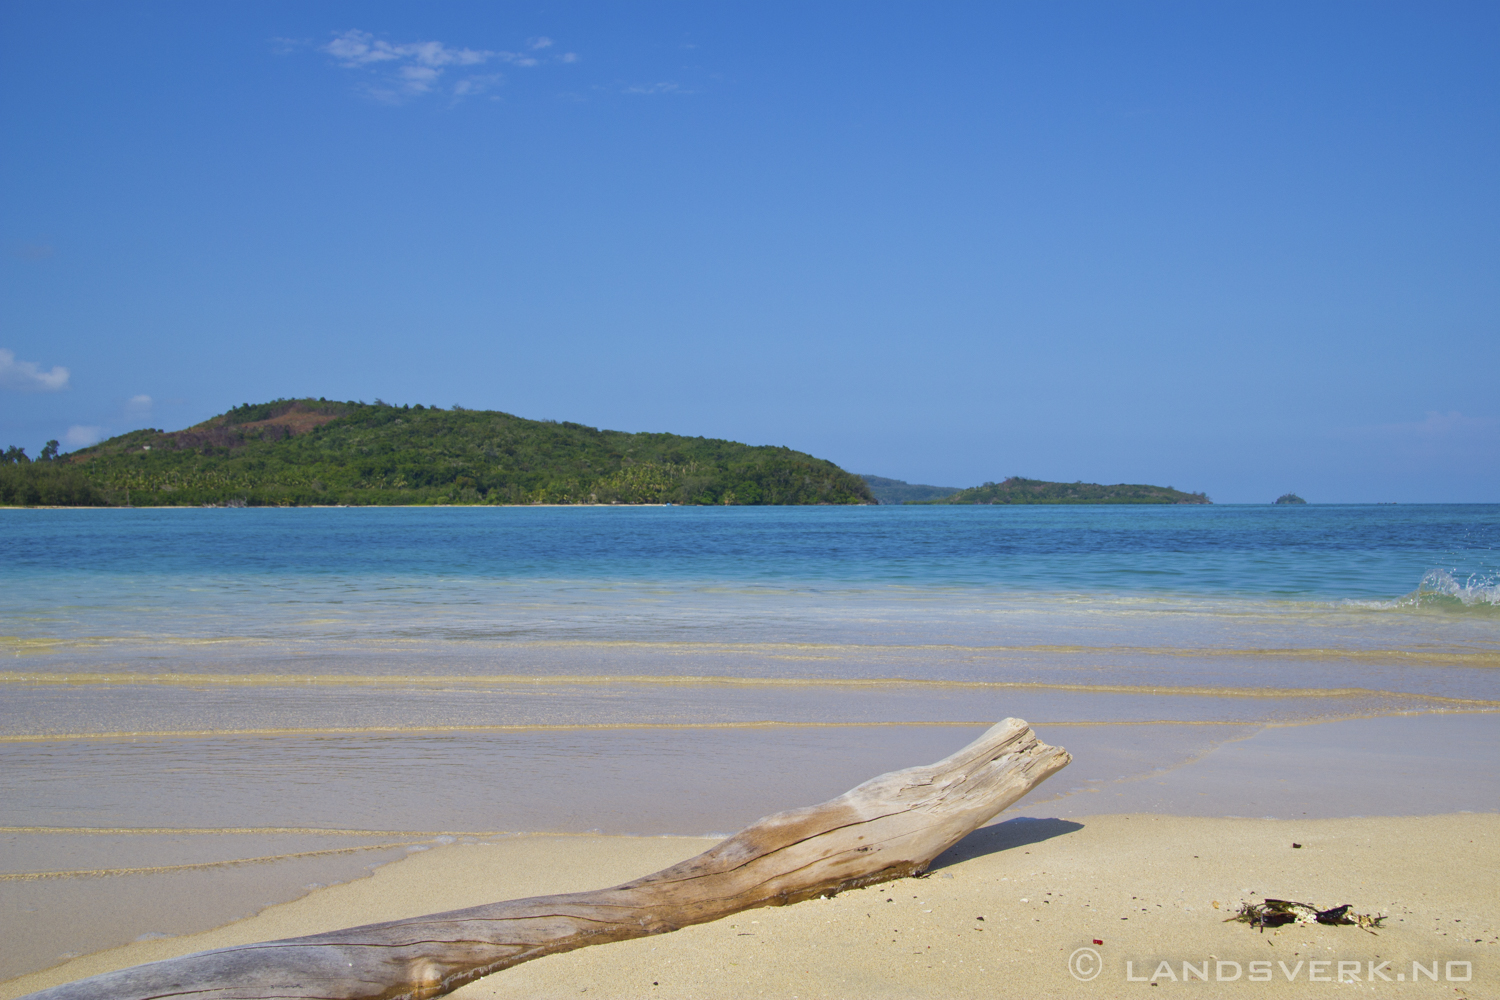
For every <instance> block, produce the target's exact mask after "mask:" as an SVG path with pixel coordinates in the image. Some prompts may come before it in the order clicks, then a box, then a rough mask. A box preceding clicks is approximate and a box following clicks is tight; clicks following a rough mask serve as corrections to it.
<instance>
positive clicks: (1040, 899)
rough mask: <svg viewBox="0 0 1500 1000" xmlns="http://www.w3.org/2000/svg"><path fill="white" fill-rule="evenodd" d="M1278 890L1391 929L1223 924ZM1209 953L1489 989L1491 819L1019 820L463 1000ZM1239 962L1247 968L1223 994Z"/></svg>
mask: <svg viewBox="0 0 1500 1000" xmlns="http://www.w3.org/2000/svg"><path fill="white" fill-rule="evenodd" d="M1025 805H1026V804H1025V803H1024V802H1023V803H1022V804H1021V805H1020V807H1019V808H1020V809H1022V810H1024V809H1025ZM1043 815H1047V813H1045V812H1043ZM714 842H715V841H714V840H712V839H708V838H690V837H619V836H589V835H582V836H579V835H573V836H566V835H564V836H558V835H552V834H531V835H521V836H511V837H505V838H501V839H496V840H492V841H488V842H476V843H468V844H450V845H443V846H438V847H436V848H434V849H432V850H429V851H424V852H421V853H416V854H412V855H410V856H408V857H406V858H404V859H402V860H401V863H399V864H395V863H391V864H386V865H384V866H382V867H379V868H377V869H375V870H374V871H373V873H372V874H371V875H370V876H369V877H368V878H361V879H358V880H356V881H351V882H346V883H344V884H340V885H334V886H329V887H327V888H320V889H316V890H314V891H312V892H310V893H309V894H308V895H306V896H303V897H302V898H300V899H297V900H294V901H292V902H289V903H283V904H277V905H273V906H269V907H267V908H265V909H263V910H261V911H260V912H259V913H257V914H256V915H254V916H252V917H248V918H246V919H242V920H238V921H234V922H232V923H229V924H227V925H224V926H221V927H218V928H215V929H213V930H210V931H205V932H201V933H195V934H187V935H183V936H180V937H171V938H155V939H150V940H141V941H136V942H133V943H131V944H127V945H125V946H123V947H119V948H114V949H110V950H107V951H102V952H97V953H94V954H90V955H85V956H82V957H78V958H74V959H71V960H70V961H67V962H65V963H64V964H62V965H56V966H53V967H52V968H49V969H45V970H42V971H39V972H34V973H30V974H27V975H24V976H21V977H19V978H15V979H11V980H8V981H5V982H3V983H0V1000H11V998H14V997H19V996H22V995H24V994H26V993H29V992H33V991H35V990H38V989H43V988H46V987H47V986H51V985H56V984H58V983H62V982H68V981H72V980H74V979H78V978H83V977H85V976H89V975H96V974H98V973H100V972H104V971H109V970H112V969H115V968H123V967H126V966H129V965H135V964H140V963H142V962H147V961H156V960H160V959H163V958H168V957H173V956H175V955H180V954H188V953H191V952H194V951H201V950H206V949H209V948H215V947H225V946H229V945H232V944H242V943H251V942H255V941H263V940H274V939H277V938H282V937H289V936H296V935H301V934H308V933H317V932H321V931H327V930H334V929H338V928H340V927H347V926H355V925H358V924H363V923H370V922H377V921H380V920H386V919H394V918H397V917H402V916H413V915H417V914H421V913H429V912H439V911H443V910H448V909H456V908H461V907H465V906H472V905H477V904H479V903H483V902H492V901H496V900H500V899H509V898H522V897H526V896H533V895H546V894H551V893H558V892H571V891H581V890H586V889H592V888H599V887H602V886H606V885H613V884H618V883H620V882H623V881H626V880H629V879H631V878H635V877H638V876H641V875H644V874H646V873H647V872H650V871H656V870H659V869H661V868H664V867H666V866H668V865H670V864H673V863H676V862H677V861H680V860H683V859H685V858H687V857H690V856H692V855H694V854H697V853H699V852H701V851H702V850H705V849H707V848H708V847H709V846H711V845H712V844H713V843H714ZM1294 844H1297V845H1300V846H1299V847H1293V845H1294ZM1265 897H1275V898H1288V899H1296V900H1300V901H1305V902H1310V903H1315V904H1317V905H1319V906H1322V907H1331V906H1336V905H1342V904H1344V903H1350V904H1352V905H1353V907H1354V909H1355V911H1357V912H1361V913H1371V914H1379V913H1386V914H1388V916H1387V919H1386V921H1385V922H1384V924H1383V926H1382V927H1380V928H1379V929H1378V931H1377V933H1376V934H1371V933H1370V932H1368V931H1364V930H1362V929H1360V928H1357V927H1324V926H1318V925H1313V926H1309V927H1300V926H1290V927H1285V928H1280V929H1277V930H1267V931H1265V932H1258V931H1256V930H1255V929H1252V928H1251V927H1249V926H1246V925H1244V924H1240V923H1226V922H1224V921H1225V918H1226V917H1227V916H1229V915H1231V914H1232V913H1233V912H1234V908H1235V907H1236V906H1238V905H1239V903H1241V902H1248V901H1254V902H1259V901H1260V900H1261V899H1262V898H1265ZM981 917H982V918H983V919H980V918H981ZM877 918H878V919H877ZM1096 940H1098V941H1102V942H1103V944H1102V945H1095V944H1093V943H1092V942H1094V941H1096ZM1079 948H1092V949H1094V950H1095V951H1096V952H1097V953H1098V954H1099V956H1100V960H1101V962H1102V965H1103V968H1102V973H1101V974H1100V975H1099V976H1098V977H1097V978H1096V979H1095V980H1093V981H1087V982H1082V981H1079V980H1078V979H1077V978H1075V977H1074V976H1073V975H1071V974H1070V973H1069V966H1068V962H1069V959H1070V957H1071V956H1073V955H1074V954H1075V953H1076V951H1077V949H1079ZM1206 959H1211V960H1212V961H1213V962H1220V963H1228V964H1226V965H1223V966H1222V967H1217V966H1216V967H1214V968H1213V969H1210V971H1209V973H1208V975H1209V977H1210V978H1214V977H1215V973H1216V972H1218V971H1221V969H1222V972H1223V973H1224V975H1223V976H1220V977H1218V978H1217V980H1216V985H1217V988H1218V989H1220V990H1222V991H1225V992H1228V991H1238V992H1239V993H1243V994H1244V995H1247V996H1248V995H1252V994H1254V995H1261V994H1263V993H1265V992H1270V991H1271V990H1273V989H1274V991H1275V992H1276V993H1277V995H1279V996H1280V995H1285V996H1293V997H1295V996H1304V995H1306V996H1322V995H1325V992H1324V986H1325V984H1326V983H1327V982H1328V981H1327V980H1322V979H1313V978H1310V977H1311V976H1315V975H1316V974H1317V972H1319V971H1321V972H1324V973H1328V972H1329V970H1337V969H1338V968H1339V967H1338V965H1337V964H1336V963H1337V962H1340V961H1342V962H1346V963H1352V962H1358V963H1359V977H1360V982H1361V983H1362V984H1364V985H1365V986H1366V988H1369V987H1374V988H1375V989H1376V995H1399V996H1416V995H1429V994H1435V993H1436V992H1437V991H1438V990H1442V991H1443V993H1444V995H1447V996H1454V995H1455V992H1454V990H1455V986H1458V987H1461V989H1462V990H1464V991H1466V992H1460V993H1458V994H1456V995H1460V996H1482V995H1495V993H1496V991H1497V989H1500V815H1496V814H1494V813H1449V814H1444V815H1436V816H1418V817H1412V816H1399V817H1373V818H1342V819H1315V820H1262V819H1222V818H1209V817H1185V816H1172V815H1164V814H1152V813H1145V814H1142V813H1136V814H1123V815H1120V814H1116V815H1099V816H1085V817H1079V818H1077V819H1075V820H1064V819H1056V818H1044V819H1035V818H1025V817H1022V818H1013V819H1008V820H1004V821H1002V822H999V823H996V824H994V825H992V826H989V827H985V828H983V829H981V830H979V831H976V832H975V833H974V834H971V835H970V836H969V837H967V838H966V839H965V840H964V841H962V842H960V843H959V844H958V845H956V846H955V847H954V848H952V849H950V850H949V851H948V852H947V853H945V854H944V855H942V856H941V857H939V858H938V860H937V861H936V862H935V863H934V865H933V868H932V871H931V872H930V873H929V874H928V875H927V876H924V877H919V878H908V879H899V880H896V881H894V882H889V883H883V884H880V885H876V886H871V887H868V888H866V889H862V890H852V891H850V892H846V893H843V894H841V895H840V896H838V897H835V898H833V899H827V900H812V901H809V902H806V903H801V904H797V905H795V906H789V907H783V908H767V909H759V910H753V911H745V912H742V913H740V914H737V915H734V916H731V917H727V918H724V919H723V920H719V921H716V922H713V923H709V924H703V925H698V926H695V927H688V928H684V929H682V930H679V931H677V932H674V933H671V934H666V935H662V936H658V937H651V938H644V939H638V940H634V941H626V942H619V943H615V944H610V945H603V946H596V947H591V948H585V949H581V950H579V951H576V952H571V953H566V954H561V955H554V956H548V957H546V958H542V959H539V960H536V961H533V962H528V963H525V964H523V965H521V966H518V967H515V968H513V969H509V970H506V971H503V972H500V973H497V974H496V975H494V976H491V977H487V978H486V979H482V980H479V981H478V982H475V983H472V984H470V985H469V986H466V987H463V988H462V989H460V990H458V991H456V992H455V994H454V996H456V997H460V998H463V1000H480V998H490V997H494V998H501V997H504V998H509V997H519V996H528V997H554V996H557V997H561V996H578V995H581V994H583V993H585V992H586V993H587V994H588V995H589V996H593V997H597V996H604V997H622V998H624V997H639V996H644V995H652V996H663V997H690V996H691V997H710V998H714V997H726V998H727V997H739V996H756V995H761V994H764V995H767V996H797V997H799V998H800V1000H806V998H812V997H827V998H830V1000H831V998H846V997H852V996H872V997H893V998H894V997H910V996H917V995H921V996H944V997H947V996H952V997H992V996H995V995H996V994H997V989H1001V988H1002V987H1003V992H1006V993H1015V995H1026V996H1030V997H1053V996H1056V997H1073V996H1078V997H1100V996H1114V995H1116V991H1117V990H1124V989H1127V988H1134V987H1135V984H1136V983H1139V982H1140V978H1139V977H1149V976H1151V975H1152V974H1153V972H1156V973H1158V975H1157V979H1158V982H1159V983H1160V985H1162V986H1168V987H1176V986H1178V984H1179V982H1180V981H1181V980H1182V978H1183V975H1184V970H1183V967H1182V963H1184V962H1186V963H1188V964H1189V965H1190V966H1192V970H1193V971H1196V970H1197V969H1199V968H1202V967H1203V965H1202V963H1203V962H1204V961H1205V960H1206ZM1281 959H1287V960H1288V961H1287V964H1288V967H1289V968H1296V965H1295V963H1296V962H1297V961H1298V960H1303V961H1329V962H1332V963H1334V964H1332V965H1327V966H1323V967H1322V968H1321V969H1320V970H1310V969H1308V968H1306V967H1303V968H1302V969H1301V970H1300V972H1299V973H1298V974H1297V975H1295V976H1294V977H1293V978H1292V979H1291V980H1290V981H1288V980H1287V979H1286V978H1285V977H1284V974H1283V971H1281V970H1277V971H1276V973H1275V977H1274V980H1273V983H1274V986H1273V985H1272V984H1258V983H1251V982H1249V981H1248V980H1247V979H1246V978H1245V976H1244V974H1243V970H1244V969H1246V968H1248V966H1249V963H1250V962H1252V961H1279V960H1281ZM1127 961H1128V962H1131V963H1132V964H1131V965H1130V966H1129V968H1128V971H1129V974H1130V975H1131V976H1132V977H1135V978H1133V980H1132V981H1130V982H1127V980H1126V973H1127V967H1126V966H1125V965H1124V963H1125V962H1127ZM1372 961H1373V962H1376V963H1377V964H1378V963H1379V962H1381V961H1386V962H1390V963H1391V964H1390V965H1389V966H1387V967H1384V969H1383V972H1385V973H1394V972H1396V971H1397V970H1404V972H1403V974H1410V973H1411V968H1410V963H1412V962H1418V963H1421V964H1422V966H1423V969H1424V970H1425V969H1427V968H1430V967H1432V964H1431V963H1433V962H1438V963H1439V966H1438V969H1439V971H1438V981H1437V982H1435V983H1429V982H1426V981H1424V982H1422V983H1419V984H1412V983H1409V982H1400V983H1398V982H1392V983H1390V984H1389V986H1387V984H1385V983H1384V982H1380V981H1379V980H1378V979H1377V981H1376V982H1375V983H1373V984H1371V983H1368V982H1366V980H1367V978H1368V975H1367V970H1368V969H1369V968H1370V965H1369V963H1370V962H1372ZM1162 962H1166V963H1167V970H1166V971H1167V972H1170V973H1171V978H1170V979H1169V978H1168V976H1167V975H1166V973H1165V972H1162V971H1161V967H1160V963H1162ZM1465 962H1467V963H1469V965H1468V966H1467V969H1468V971H1469V974H1470V977H1471V978H1469V979H1468V980H1461V981H1453V980H1451V979H1450V977H1448V975H1447V974H1448V973H1449V972H1452V973H1453V976H1455V977H1456V976H1460V975H1462V974H1463V973H1464V971H1465V968H1466V967H1465V966H1463V965H1462V963H1465ZM1235 963H1238V965H1239V966H1240V967H1241V970H1242V975H1241V976H1240V977H1236V978H1235V979H1234V980H1233V985H1231V983H1230V981H1229V980H1228V979H1227V977H1228V976H1229V975H1230V974H1232V972H1233V968H1232V966H1233V965H1234V964H1235ZM1447 963H1458V964H1455V965H1451V966H1450V965H1448V964H1447ZM1345 968H1346V970H1347V968H1348V966H1347V965H1346V967H1345ZM1188 974H1191V973H1188ZM1346 978H1347V977H1346ZM1391 978H1392V979H1394V975H1392V977H1391ZM1398 987H1399V988H1398ZM1215 995H1224V993H1217V994H1215Z"/></svg>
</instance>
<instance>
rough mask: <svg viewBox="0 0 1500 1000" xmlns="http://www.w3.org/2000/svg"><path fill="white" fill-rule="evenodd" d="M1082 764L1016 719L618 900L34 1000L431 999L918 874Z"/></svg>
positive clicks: (752, 832) (369, 938)
mask: <svg viewBox="0 0 1500 1000" xmlns="http://www.w3.org/2000/svg"><path fill="white" fill-rule="evenodd" d="M1071 759H1072V758H1070V757H1069V756H1068V754H1067V752H1066V751H1064V750H1062V749H1061V748H1059V747H1052V746H1048V745H1047V744H1045V743H1042V742H1041V741H1040V740H1038V739H1037V738H1036V735H1035V734H1034V733H1032V731H1031V730H1030V728H1028V727H1027V725H1026V723H1025V722H1023V721H1021V720H1020V719H1006V720H1004V721H1003V722H1000V723H999V724H997V725H995V726H994V727H993V728H991V729H990V730H988V731H987V732H986V733H985V734H984V735H983V736H981V737H980V738H979V739H977V740H975V741H974V742H973V743H971V744H969V745H968V746H966V747H964V748H963V749H962V750H959V751H958V752H957V753H955V754H953V755H952V756H950V757H948V758H946V759H944V760H941V761H939V762H938V763H936V764H932V765H928V766H926V767H913V768H909V769H907V770H904V771H893V772H891V773H890V774H883V775H881V776H879V777H877V778H872V779H871V780H869V781H867V782H865V783H864V784H862V785H860V786H859V787H857V788H855V789H852V790H851V791H848V792H845V793H844V794H843V795H840V796H839V797H838V798H836V799H831V800H829V801H828V802H824V803H822V804H821V805H816V806H809V807H807V808H804V809H792V810H789V811H787V812H781V813H776V814H775V815H773V816H767V817H766V818H765V819H762V820H760V821H759V822H758V823H755V824H754V825H753V826H750V827H747V828H746V829H745V830H743V831H741V832H740V833H738V834H736V835H735V836H733V837H730V838H729V839H728V840H725V841H723V842H722V843H720V844H718V845H716V846H715V847H713V848H712V849H711V850H708V851H706V852H704V853H703V854H700V855H698V856H697V857H695V858H691V859H689V860H687V861H684V862H682V863H681V864H678V865H673V866H672V867H671V868H667V869H664V870H662V871H659V872H657V873H656V874H654V875H647V876H646V877H644V878H641V879H637V880H635V881H633V882H626V883H625V884H624V885H619V886H615V887H614V888H612V889H599V890H595V891H593V892H578V893H567V894H563V895H557V896H538V897H534V898H531V899H515V900H510V901H507V902H503V903H491V904H487V905H485V906H476V907H471V908H469V909H465V910H453V911H450V912H448V913H434V914H429V915H427V916H421V917H411V918H408V919H405V920H393V921H390V922H388V923H383V924H369V925H366V926H363V927H351V928H347V929H345V930H338V931H330V932H328V933H325V934H313V935H309V936H307V937H299V938H288V939H286V940H283V941H267V942H263V943H260V944H252V945H243V946H240V947H235V948H222V949H218V950H215V951H205V952H199V953H198V954H195V955H186V956H184V957H182V958H174V959H169V960H167V961H163V962H153V963H151V964H149V965H138V966H135V967H134V968H129V969H122V970H120V971H118V972H110V973H106V974H104V975H101V976H94V977H92V978H90V979H83V980H79V981H78V982H74V983H68V984H65V985H62V986H57V987H53V988H52V989H48V990H43V991H41V992H39V993H33V994H31V995H30V997H28V998H26V1000H157V998H165V997H180V996H192V997H194V998H195V1000H252V998H266V1000H269V998H277V1000H288V998H309V1000H311V998H324V1000H397V998H411V1000H425V998H428V997H436V996H441V995H442V994H444V993H447V992H449V991H451V990H454V989H457V988H458V987H459V986H462V985H463V984H465V983H468V982H472V981H473V980H475V979H478V978H479V977H481V976H487V975H489V974H491V973H493V972H498V971H499V970H501V969H505V968H507V967H509V966H512V965H517V964H519V963H521V962H525V961H527V960H529V959H533V958H539V957H541V956H542V955H550V954H554V953H556V952H560V951H569V950H571V949H573V948H582V947H584V946H586V945H591V944H602V943H605V942H608V941H619V940H623V939H625V938H634V937H643V936H645V935H649V934H663V933H666V932H667V931H673V930H676V929H678V928H679V927H685V926H687V925H689V924H697V923H703V922H704V921H708V920H716V919H718V918H720V917H724V916H727V915H729V914H731V913H737V912H739V911H741V910H747V909H751V908H752V907H757V906H780V905H784V904H786V903H796V902H799V901H801V900H804V899H811V898H813V897H816V896H822V895H831V894H833V893H837V892H840V891H842V890H844V889H851V888H855V887H857V886H862V885H870V884H872V883H875V882H882V881H885V880H887V879H893V878H900V877H902V876H906V875H913V874H917V873H919V872H922V871H924V870H926V868H927V866H928V865H929V864H931V862H932V860H933V859H934V858H936V857H937V856H938V855H939V854H941V853H942V852H943V851H944V850H946V849H947V848H948V847H950V846H952V845H953V844H954V843H956V842H957V841H958V840H960V839H961V838H962V837H964V835H966V834H968V833H969V832H970V831H972V830H974V829H976V828H978V827H979V826H981V825H983V824H984V823H985V822H986V821H988V820H989V819H991V818H993V817H994V816H995V815H996V814H998V813H999V812H1000V811H1001V810H1002V809H1004V808H1005V807H1006V806H1008V805H1010V804H1011V803H1012V802H1014V801H1016V800H1017V799H1019V798H1020V797H1021V796H1022V795H1024V794H1026V792H1027V791H1029V790H1030V789H1031V788H1033V787H1034V786H1035V785H1036V784H1037V783H1039V782H1041V781H1042V780H1043V779H1045V778H1047V777H1048V776H1049V775H1051V774H1053V773H1054V772H1056V771H1058V770H1060V769H1061V768H1063V767H1065V766H1066V765H1067V764H1068V762H1069V761H1070V760H1071Z"/></svg>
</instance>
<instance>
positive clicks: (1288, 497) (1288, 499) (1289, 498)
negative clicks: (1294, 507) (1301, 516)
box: [1276, 493, 1307, 503]
mask: <svg viewBox="0 0 1500 1000" xmlns="http://www.w3.org/2000/svg"><path fill="white" fill-rule="evenodd" d="M1276 502H1277V503H1307V501H1306V500H1304V499H1302V498H1301V497H1299V496H1298V495H1297V494H1295V493H1283V494H1281V496H1279V497H1277V498H1276Z"/></svg>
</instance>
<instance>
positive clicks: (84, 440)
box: [63, 424, 104, 448]
mask: <svg viewBox="0 0 1500 1000" xmlns="http://www.w3.org/2000/svg"><path fill="white" fill-rule="evenodd" d="M103 436H104V428H102V427H84V426H82V425H80V424H74V425H73V426H72V427H69V428H68V433H66V434H64V435H63V444H65V445H67V446H68V447H69V448H86V447H88V446H89V445H91V444H93V443H94V442H95V441H98V440H99V439H100V438H102V437H103Z"/></svg>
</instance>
